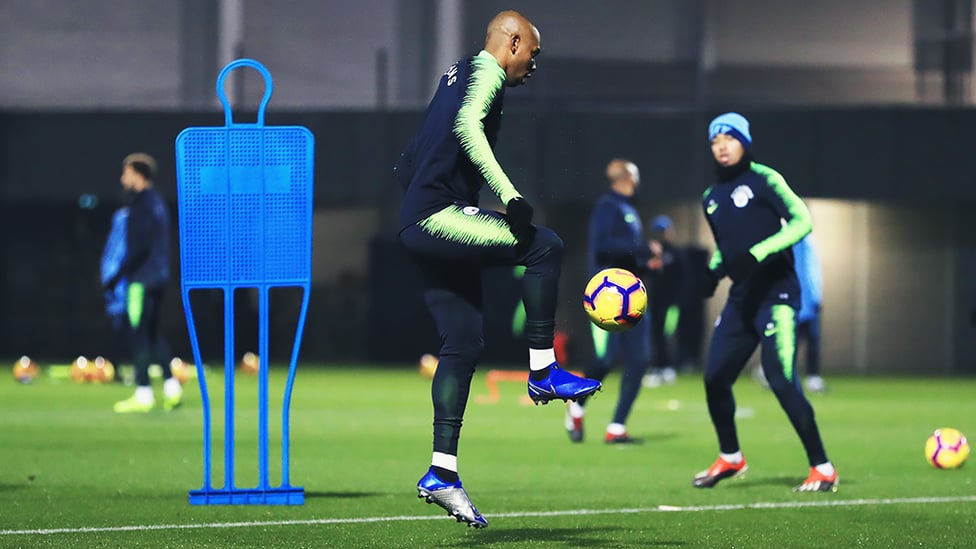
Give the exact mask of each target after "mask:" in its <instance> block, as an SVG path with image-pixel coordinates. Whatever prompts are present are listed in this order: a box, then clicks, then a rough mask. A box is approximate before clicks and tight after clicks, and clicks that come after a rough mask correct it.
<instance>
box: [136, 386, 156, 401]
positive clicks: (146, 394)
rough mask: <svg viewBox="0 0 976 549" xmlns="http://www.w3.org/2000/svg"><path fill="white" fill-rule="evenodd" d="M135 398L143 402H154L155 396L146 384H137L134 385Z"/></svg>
mask: <svg viewBox="0 0 976 549" xmlns="http://www.w3.org/2000/svg"><path fill="white" fill-rule="evenodd" d="M136 400H138V401H139V402H141V403H143V404H154V403H155V402H156V397H155V396H154V395H153V390H152V387H150V386H148V385H139V386H138V387H136Z"/></svg>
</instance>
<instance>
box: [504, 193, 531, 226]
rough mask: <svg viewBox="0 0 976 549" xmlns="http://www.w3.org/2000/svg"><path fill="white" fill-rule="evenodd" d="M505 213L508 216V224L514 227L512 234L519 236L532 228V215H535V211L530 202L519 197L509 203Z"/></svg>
mask: <svg viewBox="0 0 976 549" xmlns="http://www.w3.org/2000/svg"><path fill="white" fill-rule="evenodd" d="M505 213H506V214H507V215H508V223H509V224H510V225H511V226H512V232H514V233H516V234H519V233H522V232H525V231H526V230H527V229H528V228H529V227H531V226H532V214H533V213H535V210H534V209H533V208H532V205H531V204H529V203H528V201H526V200H525V199H524V198H521V197H519V198H513V199H511V200H509V201H508V204H506V206H505Z"/></svg>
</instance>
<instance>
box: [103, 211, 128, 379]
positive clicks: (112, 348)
mask: <svg viewBox="0 0 976 549" xmlns="http://www.w3.org/2000/svg"><path fill="white" fill-rule="evenodd" d="M128 221H129V207H128V206H122V207H121V208H119V209H118V210H115V213H114V214H112V228H111V229H110V230H109V232H108V237H107V238H106V239H105V247H104V248H102V260H101V283H102V284H103V285H104V284H107V283H108V281H109V280H111V279H112V277H114V276H115V273H117V272H118V270H119V267H120V266H121V265H122V260H123V259H124V258H125V238H126V237H125V226H126V224H127V223H128ZM128 290H129V287H128V284H126V281H125V279H124V278H122V279H119V280H118V281H117V282H116V283H115V287H114V288H112V289H111V290H106V291H105V292H103V294H104V297H105V316H106V317H107V318H106V320H108V324H107V326H106V330H105V334H106V339H105V353H104V355H103V356H104V357H105V358H107V359H108V360H109V361H110V362H111V363H112V364H114V365H115V372H114V374H113V375H114V376H115V381H122V359H123V358H125V357H126V356H125V355H126V353H125V349H126V347H127V345H128V341H129V318H128V315H127V311H126V295H127V294H128Z"/></svg>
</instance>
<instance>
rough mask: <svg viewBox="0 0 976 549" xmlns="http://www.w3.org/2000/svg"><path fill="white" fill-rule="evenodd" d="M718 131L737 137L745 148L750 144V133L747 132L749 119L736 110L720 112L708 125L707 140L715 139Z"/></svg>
mask: <svg viewBox="0 0 976 549" xmlns="http://www.w3.org/2000/svg"><path fill="white" fill-rule="evenodd" d="M720 133H724V134H727V135H731V136H732V137H734V138H736V139H738V140H739V143H742V146H743V147H744V148H746V149H748V148H749V147H750V146H751V145H752V135H751V134H750V133H749V121H748V120H746V117H744V116H742V115H741V114H739V113H737V112H727V113H725V114H720V115H718V116H716V117H715V119H714V120H712V122H711V123H710V124H709V125H708V140H709V141H711V140H713V139H715V136H716V135H718V134H720Z"/></svg>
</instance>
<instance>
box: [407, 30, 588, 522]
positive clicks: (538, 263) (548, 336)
mask: <svg viewBox="0 0 976 549" xmlns="http://www.w3.org/2000/svg"><path fill="white" fill-rule="evenodd" d="M539 42H540V36H539V31H538V29H536V28H535V26H533V25H532V23H530V22H529V21H528V20H527V19H526V18H525V17H524V16H522V15H521V14H519V13H517V12H514V11H505V12H502V13H499V14H498V15H497V16H495V18H494V19H492V21H491V23H490V24H489V25H488V33H487V38H486V40H485V47H484V49H483V50H482V51H481V52H479V53H478V54H477V55H475V56H474V57H468V58H464V59H461V60H460V61H458V62H457V63H455V64H454V65H452V66H451V67H450V68H448V70H447V71H446V72H445V73H444V74H443V76H441V79H440V83H439V84H438V86H437V91H436V92H435V93H434V97H433V99H431V102H430V105H429V106H428V107H427V112H426V114H425V116H424V120H423V122H422V124H421V127H420V129H419V131H418V132H417V133H416V135H415V136H414V137H413V139H412V140H411V141H410V143H409V144H408V145H407V148H406V149H405V151H404V152H403V153H402V154H401V156H400V159H399V160H398V161H397V164H396V167H395V169H394V171H395V175H396V178H397V181H398V182H399V183H400V184H401V185H402V186H403V188H404V190H405V194H404V196H403V201H402V204H401V207H400V241H401V242H402V243H403V245H404V246H405V247H406V248H407V250H408V251H409V253H410V255H411V257H412V258H413V260H414V261H415V262H416V263H417V265H418V266H419V267H420V269H421V271H422V274H423V279H424V299H425V301H426V302H427V307H428V309H429V310H430V312H431V315H432V316H433V317H434V322H435V324H436V326H437V330H438V332H439V334H440V338H441V348H440V364H439V365H438V367H437V372H436V374H435V375H434V378H433V381H432V385H431V396H432V399H433V403H434V444H433V446H434V452H433V458H432V460H431V467H430V469H429V470H428V471H427V473H426V474H425V475H424V476H423V477H422V478H421V479H420V481H419V483H418V485H417V490H418V492H419V497H422V498H425V499H426V500H427V502H428V503H436V504H437V505H439V506H441V507H443V508H444V509H445V510H447V512H448V514H450V515H451V516H453V517H455V518H457V520H458V521H464V522H466V523H468V524H470V525H471V526H475V527H484V526H487V525H488V521H487V520H485V518H484V517H483V516H482V515H481V513H479V512H478V510H477V509H476V508H475V507H474V505H473V504H472V503H471V500H470V499H469V498H468V495H467V492H466V491H465V490H464V488H463V487H462V486H461V481H460V479H459V478H458V473H457V471H458V468H457V448H458V437H459V436H460V431H461V421H462V418H463V416H464V408H465V405H466V404H467V400H468V392H469V389H470V386H471V377H472V375H473V374H474V370H475V366H476V365H477V363H478V359H479V357H480V355H481V352H482V349H483V348H484V338H483V334H482V293H481V292H482V288H481V274H482V270H483V269H485V268H486V267H490V266H494V265H524V266H525V275H524V277H523V279H522V280H523V302H524V304H525V315H526V322H525V333H526V336H527V339H528V342H529V370H530V373H529V382H528V392H529V396H530V397H531V398H532V400H533V401H535V402H536V403H539V402H541V403H546V402H549V401H550V400H553V399H561V400H574V399H577V398H580V397H583V396H586V395H589V394H592V393H593V392H595V391H597V390H598V389H599V388H600V383H599V382H598V381H594V380H589V379H585V378H580V377H577V376H575V375H572V374H570V373H569V372H568V371H566V370H563V369H561V368H560V367H559V365H558V364H557V363H556V360H555V355H554V353H553V347H552V341H553V328H554V326H555V321H554V317H555V310H556V294H557V289H558V282H559V274H560V268H561V262H562V253H563V243H562V240H560V238H559V237H558V236H557V235H556V233H554V232H553V231H552V230H550V229H548V228H546V227H539V226H535V225H533V224H532V213H533V209H532V206H530V205H529V203H528V202H527V201H526V200H525V198H523V197H522V195H521V194H519V192H518V190H516V188H515V186H514V185H512V182H511V181H510V180H509V178H508V176H507V175H505V172H504V171H503V170H502V168H501V166H500V165H499V163H498V161H497V160H496V159H495V156H494V154H493V153H492V147H493V146H494V144H495V141H496V138H497V136H498V130H499V124H500V122H501V114H502V100H503V98H504V95H505V87H506V86H518V85H521V84H523V83H525V82H526V80H528V79H529V78H530V77H531V76H532V73H533V72H534V71H535V68H536V64H535V57H536V55H538V54H539V51H540V47H539ZM485 183H487V184H488V186H489V187H490V188H491V190H492V191H494V193H495V194H496V195H497V196H498V197H499V198H500V199H501V201H502V203H503V204H505V205H506V213H505V214H501V213H498V212H495V211H489V210H483V209H481V208H479V207H478V194H479V191H480V190H481V187H482V186H483V185H484V184H485ZM553 480H556V479H553Z"/></svg>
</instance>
